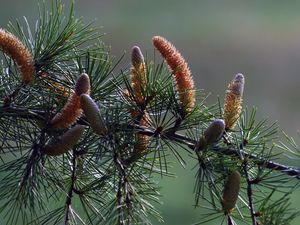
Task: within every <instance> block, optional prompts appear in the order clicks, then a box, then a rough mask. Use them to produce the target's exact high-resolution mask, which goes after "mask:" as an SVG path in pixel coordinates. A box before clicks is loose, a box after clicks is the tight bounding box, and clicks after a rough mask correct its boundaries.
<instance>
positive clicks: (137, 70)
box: [131, 46, 146, 105]
mask: <svg viewBox="0 0 300 225" xmlns="http://www.w3.org/2000/svg"><path fill="white" fill-rule="evenodd" d="M145 75H146V65H145V62H144V56H143V54H142V51H141V49H140V48H139V47H138V46H134V47H133V48H132V52H131V79H132V87H133V91H134V96H135V101H136V103H137V105H143V104H144V103H145V96H144V95H143V94H144V89H145V87H146V78H145Z"/></svg>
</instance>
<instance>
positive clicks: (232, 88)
mask: <svg viewBox="0 0 300 225" xmlns="http://www.w3.org/2000/svg"><path fill="white" fill-rule="evenodd" d="M244 84H245V79H244V75H243V74H241V73H238V74H237V75H236V76H235V78H234V79H233V80H232V81H231V82H230V83H229V85H228V88H227V91H226V95H225V101H224V120H225V129H226V130H232V129H234V127H235V125H236V122H237V120H238V119H239V117H240V114H241V112H242V102H243V92H244Z"/></svg>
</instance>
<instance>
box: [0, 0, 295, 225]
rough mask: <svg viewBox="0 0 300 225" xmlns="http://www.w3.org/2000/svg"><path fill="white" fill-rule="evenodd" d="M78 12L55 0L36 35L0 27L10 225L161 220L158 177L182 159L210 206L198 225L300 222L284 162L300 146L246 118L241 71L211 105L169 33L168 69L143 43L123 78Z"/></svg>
mask: <svg viewBox="0 0 300 225" xmlns="http://www.w3.org/2000/svg"><path fill="white" fill-rule="evenodd" d="M73 7H74V6H73V5H72V6H71V9H70V13H69V14H67V15H66V16H65V14H64V7H63V5H62V3H61V2H60V1H56V2H53V3H52V7H51V11H50V12H49V11H47V10H46V7H44V8H43V9H41V10H40V15H39V18H38V19H37V22H36V26H35V28H34V29H31V28H30V26H29V25H28V23H27V21H26V19H25V25H24V26H23V25H22V24H21V23H19V22H17V23H16V24H13V23H10V24H9V26H8V28H7V29H2V28H1V29H0V50H1V53H2V56H1V59H2V61H1V64H0V123H1V129H0V180H1V181H0V218H1V219H0V220H1V224H11V225H15V224H97V225H98V224H103V225H105V224H106V225H107V224H117V225H125V224H126V225H129V224H152V223H153V221H154V220H155V219H156V220H158V221H161V222H162V221H163V218H162V216H161V215H160V213H159V211H158V204H160V202H161V201H160V193H159V189H160V188H161V187H160V186H159V185H158V183H157V179H158V177H159V176H161V177H164V176H166V177H168V176H173V175H174V174H172V173H171V172H170V165H171V164H172V162H171V161H172V160H173V159H176V162H178V163H180V164H181V165H182V167H183V168H185V167H186V165H188V164H194V165H195V171H196V176H195V186H194V189H192V188H191V190H181V191H191V192H192V191H194V195H195V202H194V203H193V202H191V205H195V207H196V208H198V207H200V208H204V210H202V212H203V216H202V219H201V221H198V222H196V223H195V224H205V223H206V224H216V223H218V224H227V225H232V224H253V225H288V224H290V222H291V221H292V220H293V219H294V218H296V217H297V215H298V212H296V211H294V210H292V207H291V205H290V203H289V202H288V199H289V194H290V193H292V191H293V190H295V189H296V188H297V187H298V184H299V182H298V181H299V179H300V170H299V168H296V167H292V166H288V165H284V164H280V163H279V162H277V160H280V159H282V158H283V157H284V156H285V154H287V153H288V154H289V155H290V156H294V158H295V159H298V160H299V157H300V151H299V148H298V146H297V144H296V142H295V141H294V140H293V139H292V138H289V137H288V136H286V138H285V139H284V141H280V140H279V139H278V136H279V134H280V133H279V132H278V128H277V125H276V124H272V123H269V122H268V121H267V120H262V121H258V122H257V121H256V109H255V108H253V109H247V108H244V109H243V94H244V86H245V77H244V75H243V74H241V73H238V74H236V75H235V76H234V77H233V79H232V81H229V84H228V87H227V89H226V91H224V103H223V104H222V103H221V101H220V100H218V102H217V103H216V104H214V105H211V106H208V105H207V104H206V98H207V97H208V96H207V95H205V94H204V92H203V91H201V90H198V89H196V87H195V82H194V80H193V76H192V73H191V70H190V69H189V67H188V64H187V62H186V61H185V59H184V57H183V56H182V55H181V53H180V52H179V51H178V50H177V49H176V48H175V46H174V45H173V44H172V43H171V42H170V41H168V40H167V39H166V38H164V37H161V36H154V37H153V38H152V43H153V46H154V48H155V49H156V51H157V53H156V54H159V55H160V56H161V62H156V60H152V59H150V58H148V57H147V58H146V59H145V58H144V54H143V51H142V49H141V47H139V46H133V48H132V51H131V57H127V56H126V55H125V56H124V57H123V58H121V59H120V60H127V61H128V64H129V67H128V68H127V69H124V70H122V71H120V72H118V71H116V69H115V67H116V65H117V64H118V62H119V61H120V60H116V58H115V57H112V56H111V55H110V52H109V48H108V47H106V46H105V44H104V43H103V42H102V41H101V37H102V35H101V33H100V32H99V30H97V29H96V28H93V26H92V25H91V24H89V25H85V24H83V22H82V21H81V20H80V19H76V18H75V16H74V8H73ZM153 58H154V59H157V57H153ZM199 80H200V82H201V74H200V75H199ZM224 89H225V87H224ZM249 92H250V91H248V93H249ZM283 153H284V154H283ZM157 174H158V175H159V176H157ZM178 182H180V181H178ZM178 195H180V190H179V193H178ZM183 207H184V206H183ZM195 213H200V212H199V211H198V210H197V209H196V210H195Z"/></svg>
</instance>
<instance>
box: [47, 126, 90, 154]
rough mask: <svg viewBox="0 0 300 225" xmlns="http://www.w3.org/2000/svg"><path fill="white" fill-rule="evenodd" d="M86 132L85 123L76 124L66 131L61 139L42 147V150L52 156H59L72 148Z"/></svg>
mask: <svg viewBox="0 0 300 225" xmlns="http://www.w3.org/2000/svg"><path fill="white" fill-rule="evenodd" d="M83 132H84V126H83V125H76V126H74V127H72V128H71V129H70V130H68V131H66V133H64V134H63V135H62V136H61V138H60V140H58V141H56V142H54V143H50V144H48V145H46V146H45V147H44V148H42V152H43V153H44V154H46V155H50V156H58V155H62V154H64V153H66V152H68V151H69V150H70V149H72V148H73V147H74V146H75V145H76V143H77V142H78V140H79V139H80V137H81V136H82V134H83Z"/></svg>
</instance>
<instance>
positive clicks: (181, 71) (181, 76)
mask: <svg viewBox="0 0 300 225" xmlns="http://www.w3.org/2000/svg"><path fill="white" fill-rule="evenodd" d="M152 42H153V45H154V47H155V48H156V49H157V50H158V51H159V52H160V54H161V56H162V57H163V58H164V59H165V60H166V62H167V64H168V66H169V68H170V70H171V71H172V73H173V74H174V79H175V83H176V89H177V92H178V97H179V102H180V104H181V106H182V108H183V110H184V113H189V112H191V111H192V110H193V109H194V107H195V102H196V98H195V90H194V81H193V78H192V75H191V71H190V69H189V67H188V65H187V63H186V61H185V59H184V58H183V57H182V55H181V54H180V53H179V52H178V51H177V50H176V48H175V47H174V46H173V45H172V44H171V43H170V42H169V41H168V40H166V39H165V38H163V37H160V36H154V37H153V38H152Z"/></svg>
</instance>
